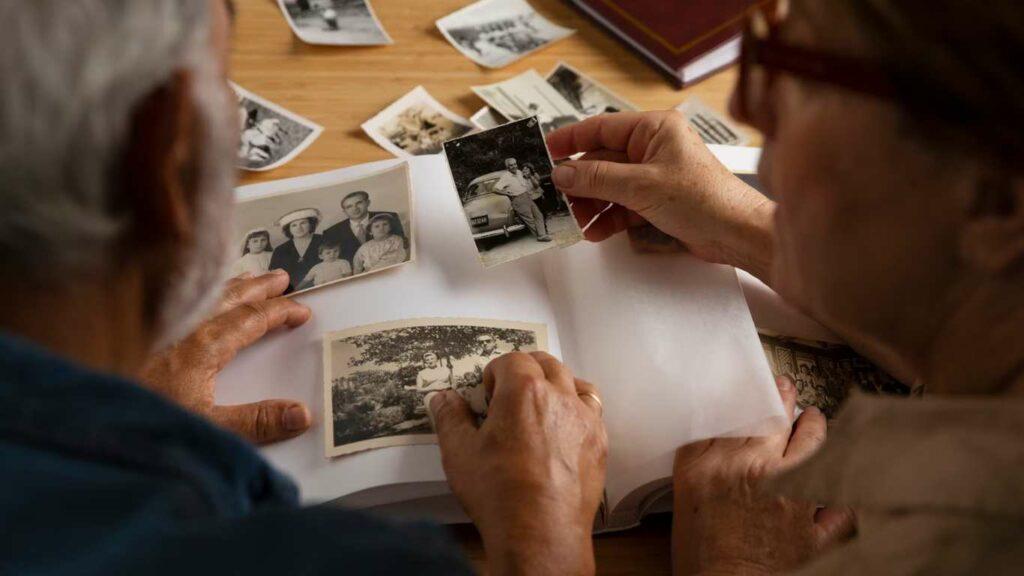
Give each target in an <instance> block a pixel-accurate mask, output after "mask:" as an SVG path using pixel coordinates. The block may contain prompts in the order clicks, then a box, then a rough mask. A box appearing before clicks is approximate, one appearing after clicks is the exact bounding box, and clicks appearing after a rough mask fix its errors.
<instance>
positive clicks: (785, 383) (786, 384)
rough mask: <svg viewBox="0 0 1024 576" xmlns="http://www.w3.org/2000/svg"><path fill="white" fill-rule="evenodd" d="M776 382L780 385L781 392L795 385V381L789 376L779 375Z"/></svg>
mask: <svg viewBox="0 0 1024 576" xmlns="http://www.w3.org/2000/svg"><path fill="white" fill-rule="evenodd" d="M775 384H776V385H777V386H778V387H779V391H780V392H785V391H787V390H789V389H790V388H792V387H793V381H792V380H790V379H789V376H779V377H778V378H776V379H775Z"/></svg>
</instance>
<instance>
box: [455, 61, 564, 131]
mask: <svg viewBox="0 0 1024 576" xmlns="http://www.w3.org/2000/svg"><path fill="white" fill-rule="evenodd" d="M472 88H473V92H475V93H476V95H477V96H479V97H480V98H481V99H483V101H484V102H486V103H487V105H488V106H490V107H491V108H494V109H495V110H496V111H497V112H499V113H500V114H501V115H502V116H504V117H506V118H508V119H509V120H513V121H514V120H522V119H523V118H529V117H531V116H535V117H537V119H538V120H539V121H540V125H541V128H542V129H543V130H544V133H545V134H547V133H548V132H551V131H552V130H556V129H558V128H561V127H562V126H568V125H569V124H573V123H575V122H579V121H580V120H583V116H582V115H580V113H579V112H577V111H576V108H575V107H574V106H573V105H572V104H571V103H570V102H569V101H568V100H566V99H565V97H564V96H562V95H561V94H559V93H558V91H557V90H555V89H554V88H553V87H552V86H551V84H548V83H547V81H545V80H544V78H542V77H541V76H540V74H537V71H536V70H528V71H526V72H523V73H522V74H520V75H518V76H515V77H512V78H509V79H508V80H504V81H502V82H498V83H496V84H490V85H487V86H473V87H472Z"/></svg>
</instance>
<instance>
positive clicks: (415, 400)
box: [323, 318, 548, 458]
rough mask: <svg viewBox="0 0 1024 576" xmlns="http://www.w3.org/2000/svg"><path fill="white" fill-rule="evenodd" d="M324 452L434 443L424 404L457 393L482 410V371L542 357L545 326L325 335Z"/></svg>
mask: <svg viewBox="0 0 1024 576" xmlns="http://www.w3.org/2000/svg"><path fill="white" fill-rule="evenodd" d="M323 342H324V344H323V345H324V372H323V374H324V431H325V434H324V444H325V450H324V453H325V455H326V457H328V458H333V457H336V456H344V455H346V454H353V453H356V452H362V451H364V450H372V449H378V448H388V447H392V446H409V445H415V444H436V443H437V436H435V435H434V431H433V426H432V425H431V422H430V416H429V415H428V413H427V402H428V401H429V399H430V398H431V397H432V395H433V394H436V393H438V392H441V391H443V390H455V391H457V392H458V393H459V394H460V395H461V396H462V397H463V398H464V399H465V400H466V402H467V403H468V404H469V405H470V408H471V409H472V410H473V411H474V412H475V413H476V414H478V415H480V416H483V415H484V414H485V413H486V409H487V398H486V391H485V389H484V386H483V372H484V367H486V366H487V364H488V363H490V362H491V360H494V359H495V358H498V357H500V356H502V355H504V354H506V353H509V352H516V351H518V352H537V351H545V352H546V351H547V350H548V332H547V327H546V326H545V325H543V324H533V323H526V322H509V321H499V320H481V319H464V318H419V319H411V320H399V321H394V322H385V323H381V324H373V325H370V326H362V327H358V328H352V329H350V330H342V331H339V332H332V333H329V334H326V335H324V340H323Z"/></svg>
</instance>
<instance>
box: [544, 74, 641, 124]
mask: <svg viewBox="0 0 1024 576" xmlns="http://www.w3.org/2000/svg"><path fill="white" fill-rule="evenodd" d="M546 80H547V82H548V84H551V86H552V87H553V88H554V89H555V90H557V91H558V93H559V94H561V95H562V96H563V97H565V99H566V100H567V101H568V102H569V103H570V104H572V105H573V107H574V108H576V111H577V112H579V113H580V114H581V115H583V116H585V117H588V118H589V117H590V116H596V115H598V114H606V113H614V112H635V111H637V110H639V108H637V106H636V105H635V104H633V103H632V102H630V101H629V100H626V99H625V98H623V97H621V96H619V95H618V94H616V93H615V92H612V91H611V90H610V89H608V88H606V87H605V86H604V85H602V84H601V83H600V82H598V81H597V80H594V79H593V78H590V77H589V76H587V75H586V74H584V73H582V72H580V71H579V70H577V69H575V68H573V67H572V66H570V65H568V64H566V63H565V62H559V63H558V65H557V66H555V69H554V70H552V71H551V73H550V74H548V75H547V78H546Z"/></svg>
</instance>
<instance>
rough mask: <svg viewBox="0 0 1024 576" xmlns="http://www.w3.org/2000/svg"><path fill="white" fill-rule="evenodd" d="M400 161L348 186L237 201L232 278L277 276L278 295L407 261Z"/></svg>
mask: <svg viewBox="0 0 1024 576" xmlns="http://www.w3.org/2000/svg"><path fill="white" fill-rule="evenodd" d="M411 218H412V196H411V188H410V184H409V166H408V165H407V164H405V163H402V164H399V165H397V166H394V167H391V168H387V169H385V170H381V171H379V172H376V173H373V174H370V175H367V176H363V177H361V178H357V179H354V180H342V181H338V182H332V183H330V184H326V185H323V186H318V187H316V188H306V189H299V190H285V191H282V192H279V193H275V194H271V195H268V196H262V197H259V198H254V199H251V200H245V201H242V202H239V203H238V210H237V216H236V219H235V222H236V229H235V244H234V245H235V246H237V249H238V252H237V255H236V256H237V260H236V261H235V263H234V265H233V266H232V268H231V274H232V276H237V275H239V274H244V273H246V272H248V273H251V274H253V275H255V276H259V275H260V274H263V273H265V272H267V271H269V270H277V269H281V270H285V271H286V272H288V276H289V277H290V278H291V284H290V286H289V287H288V291H287V292H286V294H293V293H299V292H303V291H305V290H311V289H313V288H319V287H321V286H325V285H328V284H333V283H335V282H340V281H343V280H348V279H351V278H356V277H359V276H363V275H366V274H370V273H373V272H379V271H381V270H386V269H388V268H392V267H394V266H399V265H401V264H404V263H406V262H409V261H410V260H412V259H413V257H414V256H415V254H414V252H415V246H414V243H413V234H412V222H411V220H410V219H411Z"/></svg>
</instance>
